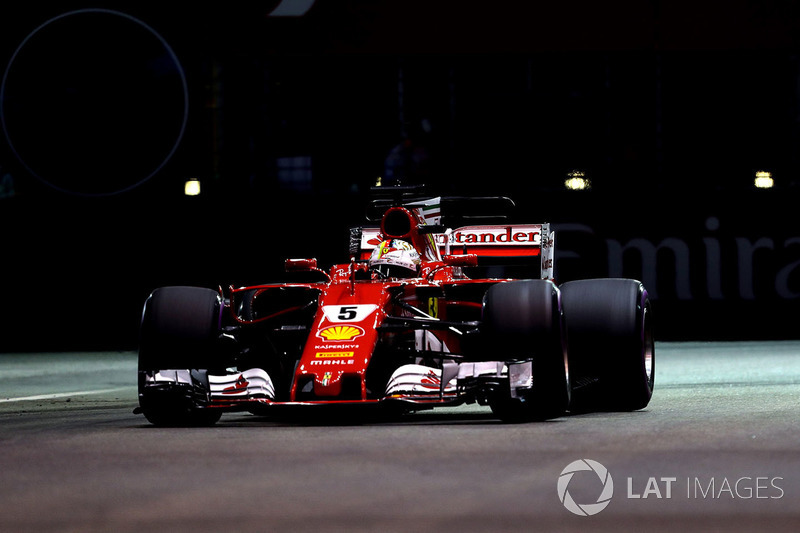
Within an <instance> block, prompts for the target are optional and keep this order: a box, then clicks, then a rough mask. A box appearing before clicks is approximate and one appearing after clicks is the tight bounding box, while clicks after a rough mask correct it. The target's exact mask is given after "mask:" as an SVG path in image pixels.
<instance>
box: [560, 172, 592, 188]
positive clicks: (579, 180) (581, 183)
mask: <svg viewBox="0 0 800 533" xmlns="http://www.w3.org/2000/svg"><path fill="white" fill-rule="evenodd" d="M564 186H565V187H566V188H567V189H568V190H570V191H585V190H587V189H591V188H592V182H591V181H590V180H589V178H588V177H587V176H586V173H585V172H583V171H582V170H573V171H572V172H570V173H568V174H567V179H566V180H565V181H564Z"/></svg>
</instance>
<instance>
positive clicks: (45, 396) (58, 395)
mask: <svg viewBox="0 0 800 533" xmlns="http://www.w3.org/2000/svg"><path fill="white" fill-rule="evenodd" d="M131 388H133V387H117V388H115V389H101V390H84V391H77V392H59V393H55V394H40V395H38V396H23V397H21V398H0V403H6V402H25V401H30V400H53V399H56V398H68V397H70V396H88V395H91V394H106V393H109V392H119V391H123V390H129V389H131Z"/></svg>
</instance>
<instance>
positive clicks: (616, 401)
mask: <svg viewBox="0 0 800 533" xmlns="http://www.w3.org/2000/svg"><path fill="white" fill-rule="evenodd" d="M448 203H449V205H457V204H458V202H457V201H454V200H453V199H447V198H435V199H430V200H419V199H413V198H411V199H409V198H407V197H406V198H402V197H401V198H398V199H396V200H393V201H389V202H386V201H385V200H384V201H383V203H381V202H378V203H376V204H374V205H373V207H376V206H377V208H379V212H380V213H381V216H380V217H379V218H377V217H376V218H374V219H373V220H374V221H375V222H377V221H378V220H379V222H380V226H379V227H363V228H355V229H354V230H351V245H350V261H349V262H347V263H345V264H338V265H334V266H333V267H332V268H331V269H330V270H329V271H327V272H326V271H323V270H321V269H319V268H318V267H317V262H316V260H314V259H291V260H287V261H286V269H287V271H294V272H306V273H308V274H309V275H312V276H316V278H317V279H315V280H312V281H308V282H291V283H288V282H287V283H273V284H264V285H256V286H248V287H241V288H233V287H231V288H230V290H229V291H228V292H227V293H226V292H225V291H222V290H211V289H206V288H199V287H182V286H179V287H164V288H160V289H156V290H155V291H153V293H152V294H151V295H150V297H149V298H148V299H147V301H146V303H145V306H144V311H143V317H142V325H141V345H140V350H139V372H138V374H139V376H138V378H139V408H137V412H139V413H143V414H144V415H145V417H146V418H147V420H149V421H150V422H152V423H153V424H156V425H205V424H213V423H215V422H217V421H218V420H219V418H220V416H221V414H222V413H223V412H225V411H250V412H253V413H258V414H260V413H267V414H268V413H270V412H276V410H280V409H284V410H289V409H290V408H292V407H295V406H297V407H299V406H303V408H304V409H314V408H319V407H320V406H332V405H335V406H368V407H393V408H395V409H392V411H396V410H397V408H399V409H400V410H407V411H414V410H420V409H426V408H432V407H438V406H454V405H459V404H463V403H471V402H478V403H480V404H482V405H489V406H491V409H492V412H493V413H494V414H495V415H496V416H497V417H499V418H500V419H502V420H505V421H529V420H545V419H550V418H554V417H559V416H561V415H564V414H565V413H567V412H568V411H570V412H578V411H580V412H585V411H591V410H636V409H641V408H643V407H645V406H646V405H647V404H648V402H649V401H650V397H651V395H652V391H653V380H654V363H655V351H654V341H653V335H652V313H651V308H650V302H649V300H648V296H647V291H646V290H645V288H644V287H643V286H642V284H641V283H640V282H638V281H635V280H630V279H592V280H579V281H571V282H567V283H564V284H562V285H560V286H557V285H556V284H555V283H554V281H553V277H554V276H553V253H554V233H553V232H552V231H551V230H550V227H549V225H548V224H517V223H511V222H506V223H500V224H492V225H485V224H484V225H466V226H462V227H458V228H457V229H448V228H446V227H445V226H443V225H441V223H440V222H441V221H442V216H441V211H440V208H441V206H443V205H447V204H448ZM473 203H474V202H473ZM444 211H445V216H444V220H447V214H446V209H445V210H444ZM509 264H513V265H514V266H515V268H517V269H519V268H527V272H525V273H524V274H523V275H521V276H520V275H517V276H514V277H510V276H508V274H507V272H508V270H507V268H506V267H507V265H509ZM476 274H477V275H476Z"/></svg>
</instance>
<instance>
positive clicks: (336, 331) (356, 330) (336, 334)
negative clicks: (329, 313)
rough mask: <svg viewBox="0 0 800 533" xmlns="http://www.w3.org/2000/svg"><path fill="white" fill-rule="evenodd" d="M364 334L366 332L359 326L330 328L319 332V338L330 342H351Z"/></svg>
mask: <svg viewBox="0 0 800 533" xmlns="http://www.w3.org/2000/svg"><path fill="white" fill-rule="evenodd" d="M363 334H364V330H363V329H361V328H360V327H358V326H328V327H327V328H324V329H321V330H319V332H318V333H317V336H318V337H321V338H323V339H325V340H328V341H351V340H353V339H355V338H356V337H360V336H361V335H363Z"/></svg>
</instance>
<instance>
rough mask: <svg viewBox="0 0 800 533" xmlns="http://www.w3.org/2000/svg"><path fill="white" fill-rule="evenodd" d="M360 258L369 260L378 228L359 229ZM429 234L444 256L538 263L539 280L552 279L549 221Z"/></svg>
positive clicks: (488, 263)
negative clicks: (466, 255)
mask: <svg viewBox="0 0 800 533" xmlns="http://www.w3.org/2000/svg"><path fill="white" fill-rule="evenodd" d="M360 233H361V235H360V237H361V240H360V246H359V254H358V255H359V258H360V259H362V260H366V259H369V257H370V255H371V254H372V250H373V249H374V248H375V247H376V246H377V245H378V244H380V242H381V241H380V229H379V228H361V232H360ZM432 237H433V239H434V241H435V242H436V244H437V245H438V247H439V252H440V253H441V254H444V255H460V254H466V253H470V254H475V255H477V256H478V264H479V265H482V266H499V265H514V266H519V265H529V266H538V267H539V269H540V272H541V278H542V279H553V278H554V276H553V250H554V245H555V232H554V231H551V230H550V224H492V225H477V226H463V227H460V228H457V229H454V230H451V229H447V230H446V231H444V232H443V233H434V234H432Z"/></svg>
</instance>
